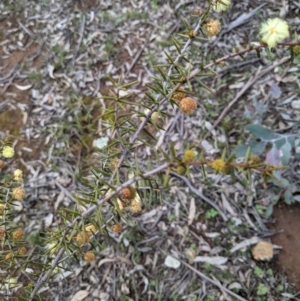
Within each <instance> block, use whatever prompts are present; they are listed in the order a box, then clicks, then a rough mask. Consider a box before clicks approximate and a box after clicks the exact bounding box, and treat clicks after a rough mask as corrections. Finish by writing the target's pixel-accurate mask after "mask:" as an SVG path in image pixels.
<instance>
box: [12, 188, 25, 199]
mask: <svg viewBox="0 0 300 301" xmlns="http://www.w3.org/2000/svg"><path fill="white" fill-rule="evenodd" d="M24 196H25V190H24V189H23V188H22V187H17V188H14V189H13V191H12V197H13V199H14V200H17V201H22V200H23V199H24Z"/></svg>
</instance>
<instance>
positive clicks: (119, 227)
mask: <svg viewBox="0 0 300 301" xmlns="http://www.w3.org/2000/svg"><path fill="white" fill-rule="evenodd" d="M111 229H112V230H113V231H114V232H115V233H121V232H122V230H123V227H122V225H120V224H114V225H112V227H111Z"/></svg>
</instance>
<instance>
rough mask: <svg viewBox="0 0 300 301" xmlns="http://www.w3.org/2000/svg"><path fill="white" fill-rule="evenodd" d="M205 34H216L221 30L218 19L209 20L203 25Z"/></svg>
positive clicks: (211, 35)
mask: <svg viewBox="0 0 300 301" xmlns="http://www.w3.org/2000/svg"><path fill="white" fill-rule="evenodd" d="M204 31H205V34H206V35H207V36H209V37H213V36H216V35H217V34H218V33H219V32H220V31H221V23H220V21H219V20H210V21H208V22H207V23H206V24H205V25H204Z"/></svg>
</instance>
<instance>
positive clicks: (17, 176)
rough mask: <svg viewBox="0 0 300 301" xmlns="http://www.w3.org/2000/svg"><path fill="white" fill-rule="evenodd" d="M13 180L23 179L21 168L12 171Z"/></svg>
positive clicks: (19, 180)
mask: <svg viewBox="0 0 300 301" xmlns="http://www.w3.org/2000/svg"><path fill="white" fill-rule="evenodd" d="M14 180H15V181H17V182H21V181H22V180H23V172H22V170H21V169H16V170H15V171H14Z"/></svg>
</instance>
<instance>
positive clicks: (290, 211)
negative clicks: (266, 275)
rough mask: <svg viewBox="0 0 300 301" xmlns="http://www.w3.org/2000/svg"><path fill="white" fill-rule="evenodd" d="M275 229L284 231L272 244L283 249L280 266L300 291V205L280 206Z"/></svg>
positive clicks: (275, 215)
mask: <svg viewBox="0 0 300 301" xmlns="http://www.w3.org/2000/svg"><path fill="white" fill-rule="evenodd" d="M273 216H274V218H275V219H276V224H275V229H276V230H283V232H282V233H280V234H277V235H276V236H274V237H273V238H272V242H273V243H274V244H276V245H278V246H281V247H282V250H281V251H280V253H279V256H278V265H279V266H280V267H281V269H282V270H283V271H284V272H285V273H286V275H287V277H288V279H289V281H290V282H293V283H295V286H296V288H297V289H298V290H299V289H300V256H299V250H300V239H299V233H300V205H299V204H296V205H290V206H288V205H285V204H280V205H279V206H277V207H276V208H275V210H274V215H273Z"/></svg>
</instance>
